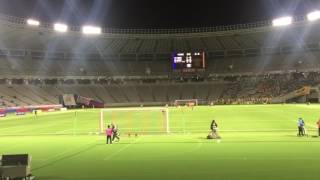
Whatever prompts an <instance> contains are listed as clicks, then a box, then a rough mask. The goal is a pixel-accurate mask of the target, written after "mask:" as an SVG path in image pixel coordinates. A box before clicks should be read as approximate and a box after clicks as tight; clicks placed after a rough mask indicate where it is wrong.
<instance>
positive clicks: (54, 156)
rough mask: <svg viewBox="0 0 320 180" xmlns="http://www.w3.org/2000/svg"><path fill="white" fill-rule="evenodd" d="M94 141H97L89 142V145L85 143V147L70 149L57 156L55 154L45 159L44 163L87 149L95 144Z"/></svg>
mask: <svg viewBox="0 0 320 180" xmlns="http://www.w3.org/2000/svg"><path fill="white" fill-rule="evenodd" d="M96 141H98V140H93V141H90V143H87V144H85V145H83V146H79V147H78V148H71V149H68V150H65V151H62V152H60V153H57V154H55V155H53V156H49V157H47V158H46V159H45V160H44V161H45V162H46V161H49V160H51V159H54V158H59V157H62V156H64V155H65V154H68V153H72V152H75V151H77V150H79V149H82V148H84V147H87V146H90V145H92V144H93V143H95V142H96Z"/></svg>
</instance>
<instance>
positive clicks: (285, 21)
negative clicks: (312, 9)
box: [272, 16, 292, 26]
mask: <svg viewBox="0 0 320 180" xmlns="http://www.w3.org/2000/svg"><path fill="white" fill-rule="evenodd" d="M272 24H273V26H288V25H290V24H292V17H290V16H287V17H281V18H278V19H274V20H273V21H272Z"/></svg>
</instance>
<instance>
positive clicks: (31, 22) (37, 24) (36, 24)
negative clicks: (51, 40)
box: [27, 19, 40, 26]
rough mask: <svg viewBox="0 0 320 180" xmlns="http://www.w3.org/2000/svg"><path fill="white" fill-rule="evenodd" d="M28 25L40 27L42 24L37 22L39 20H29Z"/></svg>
mask: <svg viewBox="0 0 320 180" xmlns="http://www.w3.org/2000/svg"><path fill="white" fill-rule="evenodd" d="M27 24H28V25H31V26H39V25H40V22H39V21H37V20H34V19H28V20H27Z"/></svg>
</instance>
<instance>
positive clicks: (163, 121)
mask: <svg viewBox="0 0 320 180" xmlns="http://www.w3.org/2000/svg"><path fill="white" fill-rule="evenodd" d="M111 123H116V124H117V125H118V127H119V129H120V130H121V132H123V133H127V134H128V136H129V137H130V136H131V135H135V134H144V133H169V132H170V129H169V109H168V108H162V107H146V108H145V107H140V108H110V109H101V111H100V123H99V129H100V133H103V132H104V131H105V128H106V125H107V124H111Z"/></svg>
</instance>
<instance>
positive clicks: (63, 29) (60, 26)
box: [54, 23, 68, 32]
mask: <svg viewBox="0 0 320 180" xmlns="http://www.w3.org/2000/svg"><path fill="white" fill-rule="evenodd" d="M54 30H55V31H58V32H67V31H68V26H67V25H65V24H60V23H56V24H54Z"/></svg>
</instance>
